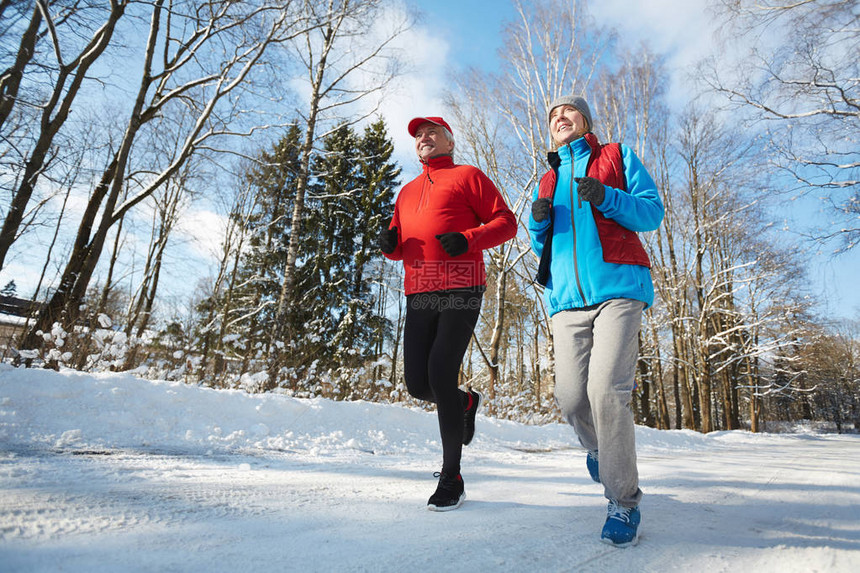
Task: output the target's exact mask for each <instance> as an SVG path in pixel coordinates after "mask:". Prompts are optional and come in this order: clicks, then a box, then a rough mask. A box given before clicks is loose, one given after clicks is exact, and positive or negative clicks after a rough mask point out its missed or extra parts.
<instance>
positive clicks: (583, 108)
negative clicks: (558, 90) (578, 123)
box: [546, 95, 594, 131]
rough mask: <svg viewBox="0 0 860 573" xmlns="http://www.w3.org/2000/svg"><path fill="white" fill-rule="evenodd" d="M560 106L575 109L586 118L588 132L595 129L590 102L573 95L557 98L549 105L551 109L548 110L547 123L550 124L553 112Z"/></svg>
mask: <svg viewBox="0 0 860 573" xmlns="http://www.w3.org/2000/svg"><path fill="white" fill-rule="evenodd" d="M560 105H569V106H571V107H572V108H574V109H575V110H576V111H578V112H579V113H581V114H582V115H583V116H584V117H585V121H587V122H588V126H587V127H588V130H589V131H591V130H592V129H594V123H593V122H592V121H591V110H590V109H589V108H588V102H587V101H585V98H584V97H580V96H573V95H563V96H561V97H557V98H555V99H554V100H553V102H552V103H551V104H549V107H548V108H546V118H547V123H549V116H550V115H552V110H554V109H555V108H557V107H558V106H560Z"/></svg>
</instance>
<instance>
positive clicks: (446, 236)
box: [436, 233, 469, 257]
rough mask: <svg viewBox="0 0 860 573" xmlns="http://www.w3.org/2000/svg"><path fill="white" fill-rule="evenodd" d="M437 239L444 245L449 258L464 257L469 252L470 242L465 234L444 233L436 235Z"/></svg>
mask: <svg viewBox="0 0 860 573" xmlns="http://www.w3.org/2000/svg"><path fill="white" fill-rule="evenodd" d="M436 238H437V239H439V242H440V243H442V248H443V249H445V252H446V253H448V256H449V257H456V256H458V255H462V254H463V253H465V252H466V251H468V250H469V241H468V240H466V236H465V235H464V234H463V233H442V234H441V235H436Z"/></svg>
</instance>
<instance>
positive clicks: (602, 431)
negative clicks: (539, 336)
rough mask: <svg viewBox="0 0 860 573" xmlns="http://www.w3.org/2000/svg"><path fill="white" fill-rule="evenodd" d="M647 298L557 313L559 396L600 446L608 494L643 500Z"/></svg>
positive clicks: (580, 431) (622, 500)
mask: <svg viewBox="0 0 860 573" xmlns="http://www.w3.org/2000/svg"><path fill="white" fill-rule="evenodd" d="M644 308H645V303H643V302H640V301H638V300H631V299H612V300H609V301H606V302H604V303H602V304H599V305H595V306H591V307H587V308H582V309H575V310H567V311H562V312H558V313H556V314H554V315H553V316H552V333H553V342H554V345H555V362H556V364H555V399H556V402H557V403H558V407H559V408H560V409H561V413H562V415H563V416H564V418H565V419H566V420H567V421H568V422H569V423H570V424H571V425H572V426H573V429H574V431H576V435H577V436H578V437H579V442H580V443H581V444H582V446H583V447H584V448H586V449H588V450H599V452H600V453H599V458H600V481H601V483H602V484H603V487H604V495H606V497H607V498H609V499H614V500H615V501H616V502H617V503H618V504H619V505H621V506H624V507H634V506H637V505H639V500H640V499H641V498H642V490H640V489H639V471H638V470H637V469H636V438H635V434H634V425H633V411H632V410H631V409H630V401H631V399H632V396H633V384H634V375H635V372H636V360H637V358H638V354H639V328H640V324H641V321H642V311H643V310H644Z"/></svg>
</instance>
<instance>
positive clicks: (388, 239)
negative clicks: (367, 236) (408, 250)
mask: <svg viewBox="0 0 860 573" xmlns="http://www.w3.org/2000/svg"><path fill="white" fill-rule="evenodd" d="M376 244H377V245H378V246H379V250H380V251H382V252H383V253H385V254H386V255H390V254H391V253H393V252H394V249H396V248H397V227H391V228H390V229H384V230H382V231H380V232H379V235H377V237H376Z"/></svg>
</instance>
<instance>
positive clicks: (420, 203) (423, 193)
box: [418, 165, 433, 211]
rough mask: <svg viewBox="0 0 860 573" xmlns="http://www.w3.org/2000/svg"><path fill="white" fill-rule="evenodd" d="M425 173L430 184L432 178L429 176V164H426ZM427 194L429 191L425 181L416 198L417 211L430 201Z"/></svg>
mask: <svg viewBox="0 0 860 573" xmlns="http://www.w3.org/2000/svg"><path fill="white" fill-rule="evenodd" d="M425 175H426V176H427V181H429V182H430V185H431V186H432V185H433V180H432V179H431V178H430V166H429V165H428V166H427V173H426V174H425ZM429 195H430V192H429V190H428V188H427V182H424V184H423V185H421V197H420V198H419V200H418V211H423V210H424V208H425V207H427V203H428V202H429V201H430V198H429Z"/></svg>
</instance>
